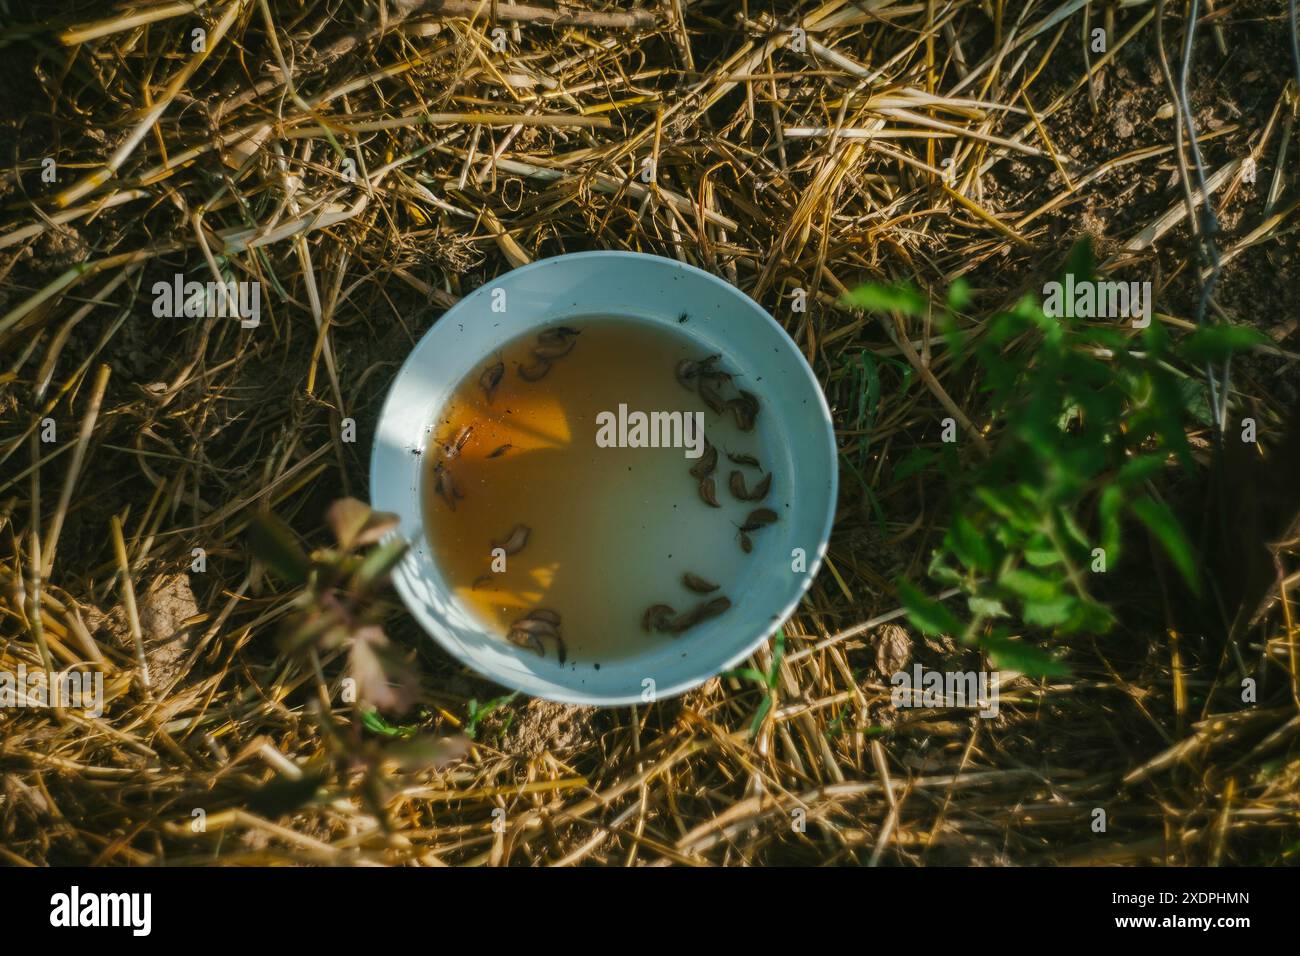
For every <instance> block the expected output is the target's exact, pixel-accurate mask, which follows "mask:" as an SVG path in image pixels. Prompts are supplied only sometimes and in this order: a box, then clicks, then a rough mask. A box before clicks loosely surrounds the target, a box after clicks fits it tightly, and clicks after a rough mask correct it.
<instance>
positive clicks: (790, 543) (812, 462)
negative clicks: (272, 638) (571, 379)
mask: <svg viewBox="0 0 1300 956" xmlns="http://www.w3.org/2000/svg"><path fill="white" fill-rule="evenodd" d="M497 289H501V290H504V291H505V295H506V303H507V309H506V311H505V312H494V311H492V301H493V291H494V290H497ZM682 312H686V313H688V314H689V316H690V319H689V321H688V322H686V323H679V322H678V317H679V315H680V314H681V313H682ZM591 315H608V316H624V317H629V318H640V319H648V320H651V321H656V322H662V323H665V324H670V325H671V326H672V327H673V328H674V329H676V330H677V331H679V332H682V333H685V334H687V335H689V336H690V337H692V338H694V339H696V340H697V341H698V342H699V344H700V351H701V354H711V353H714V352H720V353H721V354H722V367H724V368H728V369H733V370H736V371H738V372H741V373H742V374H743V375H744V376H745V377H746V378H749V379H750V380H753V381H761V382H762V388H761V393H760V397H761V399H762V401H763V406H762V409H763V410H762V413H761V415H760V419H759V430H760V432H761V433H762V437H763V444H764V458H765V467H767V468H768V469H769V470H771V471H774V472H775V473H776V474H777V475H778V476H780V477H781V479H782V481H783V483H784V485H785V487H784V489H783V491H782V495H781V502H780V504H779V506H778V505H777V504H775V503H774V504H773V507H778V510H779V511H780V513H781V520H780V521H778V522H777V523H776V524H774V525H771V526H769V527H767V528H765V529H764V530H763V532H762V533H761V534H759V535H755V536H754V542H755V548H754V552H753V554H752V555H750V559H751V560H750V564H749V565H748V566H747V569H746V570H747V574H746V576H745V578H744V580H743V581H741V582H739V584H738V587H739V590H737V586H736V585H733V586H732V588H731V589H730V590H729V592H728V593H729V595H730V596H731V598H732V600H733V602H734V606H733V607H732V609H731V610H730V611H728V612H727V613H726V614H723V615H721V616H720V617H717V618H714V619H712V620H710V621H708V622H706V623H704V624H701V625H699V626H697V627H695V628H692V629H691V630H690V631H689V632H687V633H686V634H685V635H683V636H681V637H679V638H676V639H672V640H665V642H664V644H663V646H662V647H661V648H656V649H654V650H652V651H647V652H645V653H642V654H639V655H637V656H633V657H626V658H623V659H621V660H610V661H606V662H604V663H602V665H601V666H600V667H599V668H598V669H597V668H595V667H593V666H591V665H587V666H578V667H575V666H573V664H572V663H570V664H568V665H561V664H559V663H558V661H556V659H555V658H554V656H552V655H548V656H547V657H545V658H540V657H538V656H537V655H536V654H533V653H531V652H529V651H527V650H524V649H522V648H518V647H515V646H514V645H512V644H509V643H508V642H506V641H505V640H504V639H503V638H502V637H500V636H499V635H494V634H490V633H487V632H486V631H485V630H484V628H483V626H482V625H481V624H480V623H479V622H478V621H477V620H476V619H475V618H474V617H473V616H471V614H470V613H469V612H468V610H467V609H465V608H464V607H463V606H461V605H460V604H459V603H458V602H457V601H455V600H454V598H453V597H452V596H451V592H450V590H449V588H448V587H447V584H446V581H445V580H444V578H443V575H442V573H441V571H440V570H439V568H438V566H437V565H436V564H435V563H434V561H433V558H432V555H431V554H430V548H429V542H428V537H427V535H426V533H425V526H424V520H425V515H424V514H423V508H422V505H421V493H420V488H421V478H422V469H421V461H422V455H423V453H424V451H425V448H426V446H427V444H428V441H429V434H430V431H431V430H432V428H433V425H434V421H435V418H436V416H437V414H438V413H439V411H441V409H442V408H443V406H444V405H445V404H446V402H447V401H448V400H449V398H450V397H451V395H452V393H453V391H454V390H455V388H456V386H457V385H458V384H459V383H460V381H461V380H462V379H463V378H464V377H465V376H466V375H468V374H469V373H470V372H472V371H474V370H476V369H478V368H479V367H480V366H481V365H482V364H483V362H484V361H485V360H486V359H487V358H488V357H489V356H491V355H492V354H493V353H494V352H495V351H496V350H497V349H499V348H500V347H501V346H502V345H504V344H505V343H507V342H508V341H510V340H511V339H514V338H516V337H517V336H519V335H521V334H523V333H525V332H527V331H529V330H530V329H533V328H535V327H539V326H545V325H549V324H552V323H555V322H557V321H561V320H565V319H568V318H571V317H573V316H591ZM836 488H837V455H836V449H835V437H834V431H833V428H832V425H831V417H830V410H829V409H828V408H827V406H826V399H825V397H824V396H823V395H822V391H821V388H820V387H819V386H818V384H817V380H816V378H815V377H814V376H813V373H812V369H810V368H809V367H808V363H807V362H805V361H804V357H803V355H802V354H801V353H800V352H799V350H798V348H797V347H796V346H795V344H794V342H793V341H792V340H791V339H790V337H789V336H788V335H786V333H785V331H784V330H783V329H782V328H781V327H780V326H779V325H778V324H777V323H776V321H775V320H773V318H772V317H771V316H770V315H768V314H767V313H766V312H765V311H764V310H763V309H762V308H761V307H760V306H759V305H758V304H756V303H755V302H754V301H753V300H752V299H750V298H749V297H748V296H746V295H745V294H744V293H742V292H741V291H740V290H738V289H737V288H735V287H734V286H732V285H730V284H729V283H727V282H724V281H723V280H721V279H719V278H717V277H716V276H712V275H710V274H709V273H707V272H704V271H702V270H700V269H696V268H694V267H693V266H688V265H684V264H682V263H680V262H675V261H673V260H671V259H664V258H661V257H659V256H651V255H643V254H640V253H632V252H580V253H576V254H573V255H565V256H557V257H556V258H553V259H545V260H542V261H540V262H535V263H533V264H532V265H528V266H524V267H523V268H521V269H516V270H514V271H513V272H510V273H507V274H506V275H503V276H500V277H499V278H497V279H494V280H492V281H490V282H488V283H487V284H485V285H483V286H482V287H480V288H479V289H477V290H476V291H474V292H473V293H471V294H470V295H468V296H466V297H465V298H464V299H463V300H461V301H460V302H459V303H457V304H456V305H455V306H454V307H453V308H452V309H450V310H449V311H448V312H447V313H446V314H445V315H444V316H443V317H442V318H441V319H439V320H438V321H437V323H436V324H435V325H434V326H433V328H431V329H429V331H428V332H427V333H425V335H424V338H422V339H421V340H420V342H419V344H417V345H416V347H415V349H414V350H413V351H412V352H411V354H410V356H409V357H408V358H407V360H406V362H405V363H404V364H403V365H402V368H401V371H399V372H398V373H397V378H396V379H395V380H394V381H393V385H392V388H391V389H390V390H389V393H388V398H387V399H386V401H385V402H384V407H383V411H382V412H381V413H380V416H379V423H378V426H377V429H376V435H375V444H374V449H373V452H372V455H371V460H370V496H371V501H372V504H373V505H374V507H375V508H377V509H379V510H381V511H390V512H393V513H395V514H397V515H398V516H400V518H401V525H400V528H399V529H398V532H397V533H399V534H401V535H403V536H404V537H406V538H407V540H409V541H410V542H411V545H412V546H411V550H410V551H409V553H408V554H407V557H406V558H405V559H404V560H403V562H402V563H401V565H400V566H399V567H398V568H397V570H396V572H395V573H394V575H393V583H394V585H395V587H396V589H397V591H398V593H399V594H400V595H401V596H402V599H403V601H405V603H406V606H407V607H408V608H409V609H410V611H411V613H412V614H413V615H414V616H415V619H416V620H417V621H419V623H420V625H421V626H422V627H423V628H424V629H425V631H427V632H428V633H429V634H430V636H432V637H433V639H434V640H436V641H437V642H438V643H439V644H441V645H442V646H443V647H444V648H445V649H446V650H447V651H448V652H449V653H451V654H452V655H453V656H454V657H456V658H457V659H459V660H460V661H462V662H464V663H465V664H467V665H468V666H469V667H471V668H473V669H474V670H475V671H477V672H479V673H480V674H482V675H483V676H485V677H488V678H491V679H492V680H494V681H497V682H498V683H500V684H503V685H505V686H506V687H510V688H512V689H516V690H520V691H523V692H525V693H528V694H533V695H535V696H538V697H546V698H549V699H551V700H557V701H563V702H566V703H572V704H595V705H601V706H614V705H625V704H634V703H639V702H646V701H650V700H654V699H656V698H663V697H670V696H673V695H676V694H680V693H683V692H684V691H687V690H689V689H691V688H692V687H695V686H697V685H699V684H701V683H703V682H704V681H706V680H708V679H709V678H710V677H713V676H715V675H717V674H718V673H720V672H722V671H724V670H726V669H728V668H730V667H733V666H735V665H736V664H738V663H739V662H740V661H742V660H744V659H745V658H746V657H748V656H749V655H750V654H752V653H753V652H754V650H755V649H756V648H757V647H758V646H759V645H760V644H762V642H763V641H764V640H766V639H767V638H768V637H769V636H771V635H772V634H773V633H775V631H776V629H777V628H778V627H779V626H780V624H781V623H783V622H784V621H785V619H786V618H787V617H789V616H790V614H791V613H792V612H793V611H794V609H795V607H796V606H797V605H798V603H799V600H800V598H801V597H802V596H803V593H804V592H805V591H806V590H807V589H808V587H809V586H810V585H811V584H812V580H813V577H814V576H815V575H816V573H817V569H818V568H819V567H820V566H821V560H822V556H823V555H824V554H825V551H826V542H827V539H828V538H829V536H830V530H831V524H832V521H833V519H834V516H835V500H836ZM796 549H801V550H802V553H803V556H804V563H805V565H806V570H804V571H801V572H797V571H795V570H793V569H792V568H793V566H795V565H796V564H797V562H796V558H795V554H796Z"/></svg>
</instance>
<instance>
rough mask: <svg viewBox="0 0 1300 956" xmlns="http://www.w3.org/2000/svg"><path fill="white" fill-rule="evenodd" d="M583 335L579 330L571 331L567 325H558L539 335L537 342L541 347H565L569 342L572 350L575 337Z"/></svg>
mask: <svg viewBox="0 0 1300 956" xmlns="http://www.w3.org/2000/svg"><path fill="white" fill-rule="evenodd" d="M581 334H582V333H581V332H580V331H578V330H577V329H571V328H569V327H568V326H567V325H557V326H555V327H554V328H550V329H547V330H546V331H545V332H542V333H541V334H540V335H538V336H537V342H538V344H539V345H563V344H564V343H566V342H567V343H568V344H569V347H570V348H572V347H573V340H574V337H575V336H578V335H581Z"/></svg>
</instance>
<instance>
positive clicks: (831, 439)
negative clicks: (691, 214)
mask: <svg viewBox="0 0 1300 956" xmlns="http://www.w3.org/2000/svg"><path fill="white" fill-rule="evenodd" d="M587 259H608V260H612V261H613V262H626V261H643V260H657V261H658V262H659V263H661V264H663V265H665V266H668V267H671V268H673V269H679V270H682V271H685V272H687V273H693V274H694V275H695V276H696V277H697V278H702V279H704V280H706V281H707V282H710V283H712V284H714V285H716V286H719V287H722V288H723V289H724V290H725V291H726V293H727V294H729V295H731V296H734V297H736V298H738V299H739V300H742V301H743V302H744V303H745V304H746V305H747V306H748V308H749V309H750V311H751V312H753V313H755V314H756V315H758V316H761V317H762V319H763V320H764V321H766V322H767V324H768V326H769V327H770V328H771V329H773V330H775V331H777V332H779V333H780V338H781V339H782V341H783V343H784V346H785V347H786V348H787V349H788V350H789V351H790V352H791V353H792V354H793V355H794V356H796V357H797V359H798V361H797V363H796V364H797V365H798V367H799V369H800V373H801V374H802V375H803V376H804V380H805V382H806V384H807V385H809V386H810V387H811V388H812V392H813V394H814V395H815V396H816V398H817V403H818V407H819V409H820V411H821V422H822V425H823V426H824V429H825V440H826V449H827V452H828V460H829V462H830V474H829V476H828V478H829V488H828V493H827V495H826V513H825V515H824V516H823V519H822V526H821V529H820V531H819V533H818V535H817V546H816V551H815V553H813V554H811V555H809V562H808V569H807V571H806V572H804V574H803V575H802V577H803V583H802V586H801V587H800V588H799V590H798V591H797V592H796V593H794V595H793V596H792V597H791V598H790V600H789V601H787V602H786V604H785V605H784V606H783V607H782V608H781V609H780V610H779V611H776V612H774V615H773V617H772V622H773V625H772V626H771V627H770V628H766V629H762V630H758V631H757V633H756V635H755V636H754V638H753V639H751V640H749V641H747V642H745V644H744V645H743V646H742V647H741V648H740V649H739V650H738V651H737V652H736V653H735V654H733V655H731V656H730V657H728V658H726V659H725V660H724V661H723V663H722V665H721V666H719V667H717V668H716V669H711V670H710V671H709V672H707V673H697V674H693V675H689V676H685V677H682V678H679V679H678V680H676V681H674V682H672V683H671V684H668V685H665V686H661V685H659V684H658V683H656V685H655V689H654V694H653V697H652V700H666V699H668V698H670V697H677V696H680V695H681V694H684V693H686V692H687V691H689V690H693V689H695V688H696V687H699V686H701V685H702V684H704V683H707V682H708V681H709V680H712V679H713V678H714V677H717V676H718V675H720V674H722V673H725V672H726V671H728V670H731V669H732V668H734V667H735V666H736V665H737V664H739V663H740V662H741V661H743V660H745V659H746V658H748V657H749V656H750V655H751V654H753V653H754V652H755V651H756V650H758V648H760V647H761V646H762V645H763V644H764V643H765V642H766V641H768V640H769V639H770V638H771V637H772V636H773V635H774V634H775V633H776V632H777V631H778V630H780V629H781V628H782V627H784V626H785V624H786V622H787V621H788V620H789V619H790V617H791V616H792V615H793V614H794V612H795V611H796V610H797V608H798V607H799V604H800V603H801V602H802V601H803V598H804V595H805V594H807V593H808V590H809V588H811V587H812V583H813V581H814V580H815V579H816V578H817V575H818V573H819V572H820V570H821V564H822V559H823V557H824V556H825V554H826V551H827V550H828V548H829V546H830V536H831V531H832V530H833V528H834V525H835V515H836V510H837V506H838V501H839V449H838V448H837V446H836V444H835V424H834V419H833V418H832V416H831V410H830V404H829V403H828V402H827V400H826V393H825V391H824V390H823V389H822V386H821V383H820V382H819V381H818V380H817V375H816V373H814V372H813V369H812V366H811V365H810V364H809V363H808V360H807V358H805V357H804V354H803V352H802V351H800V349H799V347H798V345H797V344H796V343H795V341H794V339H793V337H791V335H790V333H789V332H787V331H786V330H785V328H784V327H783V326H782V325H781V324H780V323H779V322H777V320H776V319H775V318H774V317H773V316H772V314H771V313H769V312H768V311H767V309H765V308H764V307H763V306H762V305H760V304H759V303H758V302H756V301H755V300H754V299H753V298H751V297H750V296H749V294H748V293H746V292H745V291H744V290H742V289H741V288H740V287H739V286H736V285H734V284H733V283H731V282H728V281H727V280H726V279H723V278H721V277H720V276H716V275H714V274H713V273H711V272H708V271H707V270H705V269H701V268H699V267H698V266H694V265H691V264H690V263H687V262H681V261H679V260H677V259H670V258H668V257H667V256H660V255H655V254H653V253H648V252H629V251H626V250H621V249H594V250H587V251H583V252H570V253H563V254H561V255H558V256H550V257H548V258H545V259H536V260H534V261H533V262H530V263H528V264H526V265H523V266H520V267H518V268H517V269H511V270H509V271H508V272H503V273H501V274H500V275H497V276H495V277H492V278H490V279H486V280H484V282H483V283H482V285H481V286H479V288H482V287H484V286H496V285H498V284H499V283H501V282H502V281H505V280H507V279H509V278H512V277H515V276H518V275H521V274H523V273H526V272H529V271H531V270H534V269H538V268H541V267H548V268H551V269H554V268H556V267H557V266H559V265H561V264H562V263H567V262H572V261H576V260H587ZM475 291H478V290H477V289H475V290H473V291H471V292H470V293H467V294H466V295H465V296H464V297H462V298H461V300H460V301H459V302H457V303H456V304H455V305H453V306H451V307H450V308H449V309H447V310H446V311H445V312H443V314H442V315H441V316H439V317H438V318H437V319H436V320H435V321H434V323H433V324H432V325H430V326H429V328H428V329H426V330H425V332H424V333H423V334H422V335H421V336H420V338H419V339H418V340H417V341H416V344H415V345H414V346H413V347H412V348H411V350H410V352H409V353H408V354H407V356H406V358H405V359H404V360H403V362H402V364H401V367H400V368H398V370H397V373H396V374H395V375H394V376H393V378H392V380H391V381H390V382H389V385H388V391H387V394H386V395H385V396H384V402H383V405H381V406H380V409H379V416H378V418H376V419H375V428H374V434H373V438H372V441H371V451H370V473H369V476H368V477H369V482H370V486H369V489H368V491H367V494H368V496H369V497H370V498H371V504H372V505H373V504H374V501H373V497H374V489H375V488H376V487H377V485H378V482H377V480H376V475H377V473H378V471H379V467H380V463H379V451H380V447H381V446H380V443H379V441H378V436H379V434H380V432H381V423H382V422H383V421H384V420H385V418H387V417H388V414H389V407H390V405H391V404H392V403H393V402H394V401H396V392H397V384H398V382H400V381H401V380H402V377H403V376H404V375H407V374H408V373H411V365H412V362H413V361H414V358H415V355H416V352H417V351H419V347H420V345H421V343H423V341H424V339H425V338H426V337H427V336H428V335H430V334H431V333H432V332H433V331H434V329H435V328H436V327H437V325H438V323H441V322H445V321H447V319H448V318H449V317H451V316H453V313H455V311H456V310H457V309H458V308H460V307H461V305H462V304H464V303H465V302H467V301H468V300H469V299H470V297H471V296H472V295H473V292H475ZM411 374H413V373H411ZM392 585H393V588H394V589H395V590H396V591H397V593H398V594H399V595H400V596H401V598H402V603H403V605H404V606H405V608H406V611H407V613H409V614H410V615H411V617H412V618H414V620H415V622H416V623H417V624H418V625H419V626H420V630H422V631H423V632H424V633H425V634H426V635H428V636H429V637H430V638H432V639H433V640H434V642H435V643H437V644H438V646H439V647H440V648H442V649H443V650H444V651H446V652H447V653H448V654H449V655H451V656H452V657H453V658H454V659H455V660H457V661H458V662H460V663H461V664H463V665H465V666H466V667H468V668H469V669H470V670H472V671H473V672H474V673H475V674H478V675H479V676H480V677H482V678H485V679H487V680H490V681H493V682H494V683H496V684H499V685H500V686H502V687H506V688H508V689H510V690H513V691H516V692H519V693H524V694H527V695H529V696H531V697H540V698H542V699H544V700H552V701H556V702H557V703H563V704H576V705H582V706H596V707H622V706H628V705H633V704H640V703H646V700H645V699H644V697H643V695H642V694H638V693H631V694H619V693H599V692H595V691H591V690H583V689H579V688H577V687H571V686H567V685H563V684H561V683H559V682H557V681H555V680H553V679H551V678H542V679H541V680H542V682H544V683H545V685H546V686H545V688H542V689H539V688H538V687H529V686H521V682H520V681H518V680H517V679H515V675H513V674H503V673H501V672H489V671H485V670H484V669H483V668H482V662H481V661H478V660H476V659H474V658H473V657H470V656H468V655H466V654H464V653H462V649H461V647H460V646H459V645H458V644H456V643H455V642H453V641H450V640H445V639H444V637H443V636H442V635H441V634H440V633H438V632H437V629H435V628H433V627H430V626H429V624H428V623H427V622H426V620H425V617H426V616H427V615H426V614H425V609H424V607H423V605H422V603H421V602H420V601H419V600H418V599H416V597H415V595H413V594H410V593H408V590H407V588H408V585H407V584H406V582H405V580H404V579H403V576H402V575H401V573H400V571H399V572H398V573H394V574H393V576H392ZM435 623H436V622H435Z"/></svg>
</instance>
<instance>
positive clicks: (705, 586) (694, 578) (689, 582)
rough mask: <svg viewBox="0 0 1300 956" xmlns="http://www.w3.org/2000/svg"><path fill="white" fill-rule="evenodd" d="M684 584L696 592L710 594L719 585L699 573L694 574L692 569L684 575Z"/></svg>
mask: <svg viewBox="0 0 1300 956" xmlns="http://www.w3.org/2000/svg"><path fill="white" fill-rule="evenodd" d="M682 584H684V585H686V587H687V588H688V589H689V590H691V591H694V592H695V593H696V594H708V593H709V592H711V591H716V590H717V589H718V587H719V585H717V584H714V583H713V582H712V581H706V580H704V578H702V577H700V576H699V575H698V574H693V573H691V572H690V571H687V572H686V573H685V574H683V575H682Z"/></svg>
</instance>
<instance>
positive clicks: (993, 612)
mask: <svg viewBox="0 0 1300 956" xmlns="http://www.w3.org/2000/svg"><path fill="white" fill-rule="evenodd" d="M966 603H967V604H968V605H970V610H971V613H972V614H977V615H979V616H980V617H1010V616H1011V615H1010V614H1008V613H1007V609H1006V608H1005V607H1003V606H1002V602H1001V601H999V600H998V599H997V598H988V597H980V596H979V595H978V594H972V595H970V597H968V598H967V599H966Z"/></svg>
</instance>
